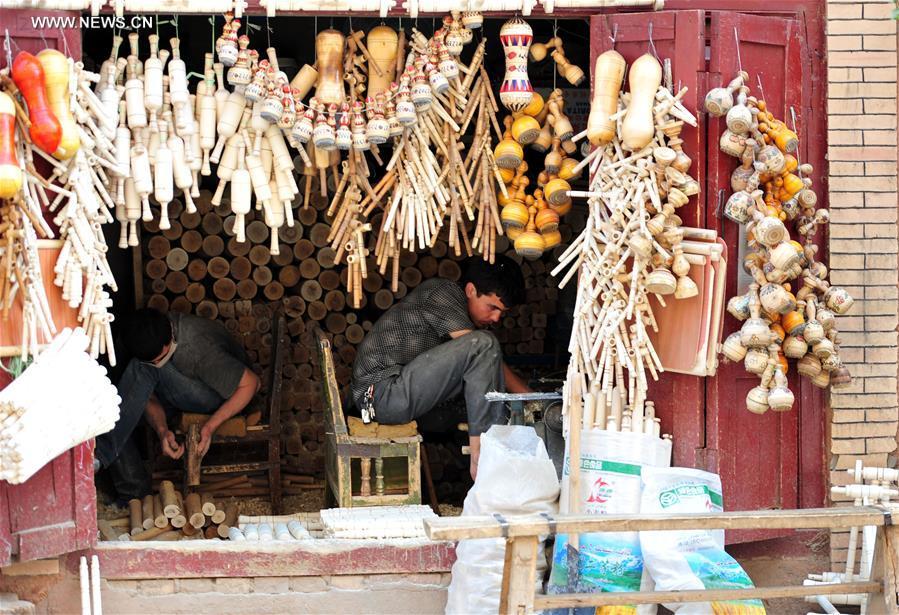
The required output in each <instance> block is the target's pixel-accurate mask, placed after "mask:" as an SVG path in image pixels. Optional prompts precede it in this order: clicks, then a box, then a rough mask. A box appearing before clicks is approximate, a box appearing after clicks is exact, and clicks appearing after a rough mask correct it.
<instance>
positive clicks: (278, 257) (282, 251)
mask: <svg viewBox="0 0 899 615" xmlns="http://www.w3.org/2000/svg"><path fill="white" fill-rule="evenodd" d="M272 262H273V263H275V264H276V265H278V267H284V266H285V265H289V264H290V263H292V262H293V250H291V249H290V246H288V245H287V244H286V243H282V244H281V245H280V246H279V248H278V253H277V254H272Z"/></svg>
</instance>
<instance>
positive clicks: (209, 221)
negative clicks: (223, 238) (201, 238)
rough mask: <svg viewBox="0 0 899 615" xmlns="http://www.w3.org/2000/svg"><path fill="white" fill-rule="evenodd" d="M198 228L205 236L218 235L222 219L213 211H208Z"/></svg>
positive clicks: (220, 230)
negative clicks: (201, 229)
mask: <svg viewBox="0 0 899 615" xmlns="http://www.w3.org/2000/svg"><path fill="white" fill-rule="evenodd" d="M200 226H201V227H202V228H203V234H205V235H207V236H209V235H218V234H219V233H221V232H222V217H221V216H220V215H218V214H217V213H215V212H214V211H210V212H209V213H208V214H206V215H205V216H203V221H202V222H201V223H200Z"/></svg>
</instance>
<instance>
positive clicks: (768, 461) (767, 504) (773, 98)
mask: <svg viewBox="0 0 899 615" xmlns="http://www.w3.org/2000/svg"><path fill="white" fill-rule="evenodd" d="M710 28H711V32H710V37H709V39H710V56H709V57H710V63H709V85H710V87H712V86H717V85H720V84H723V83H726V82H727V81H729V80H730V79H732V78H733V76H734V75H736V73H737V71H738V70H739V69H740V67H741V66H742V68H743V70H746V71H747V72H748V73H749V75H750V87H751V90H752V93H753V94H754V95H756V96H758V97H764V98H765V100H766V102H767V104H768V107H769V109H770V110H771V111H772V112H773V113H774V114H775V115H776V116H777V117H779V118H784V119H785V120H786V121H787V122H788V123H790V122H791V120H792V114H791V108H792V110H793V112H794V113H795V115H796V121H797V127H798V129H799V130H798V133H799V134H800V135H801V136H802V135H804V136H805V139H804V140H803V141H802V143H803V151H801V158H802V160H804V161H805V160H809V148H808V141H809V139H810V135H811V132H812V131H810V130H807V126H804V125H803V120H805V119H806V118H808V117H809V115H810V112H811V108H810V104H809V102H808V101H809V100H810V98H811V89H810V87H809V85H808V81H809V75H810V71H809V70H808V68H807V65H806V64H807V63H808V62H809V61H810V58H809V57H808V52H807V50H806V48H805V45H804V42H803V39H802V36H801V30H802V28H801V24H800V22H799V21H798V20H797V19H784V18H779V17H761V16H756V15H747V14H740V13H732V12H714V13H712V15H711V22H710ZM759 82H761V85H759ZM808 123H809V122H806V124H808ZM723 130H724V122H723V121H722V120H720V119H712V120H711V121H709V126H708V134H709V141H708V142H709V149H708V181H707V194H708V195H709V199H710V201H709V205H712V204H715V205H717V199H716V198H715V196H716V195H717V194H719V192H720V191H723V194H730V174H731V172H732V171H733V169H734V168H735V167H736V165H737V161H736V159H735V158H732V157H730V156H727V155H726V154H724V153H723V152H721V151H720V150H719V149H718V147H717V137H718V136H720V134H721V132H722V131H723ZM713 137H714V140H713ZM818 183H819V184H820V181H819V182H818ZM819 198H822V197H819ZM709 211H710V212H711V207H710V208H709ZM707 223H708V226H709V227H710V228H715V229H718V231H719V234H720V235H721V236H722V237H724V239H725V241H726V242H727V244H728V246H729V255H728V262H729V263H730V267H729V271H728V279H727V294H728V296H733V295H735V294H740V293H743V292H745V290H746V282H745V281H744V280H742V279H740V277H738V265H739V263H740V262H741V261H740V258H739V256H740V254H741V246H740V244H741V240H740V237H739V232H738V227H737V225H736V224H734V223H733V222H730V221H728V220H725V219H724V218H723V217H718V216H716V215H709V216H708V217H707ZM739 326H740V323H739V322H737V321H736V320H735V319H734V318H732V317H731V316H730V315H726V317H725V322H724V335H725V336H726V335H728V334H729V333H731V332H732V331H736V330H737V329H738V328H739ZM789 381H790V388H791V389H792V390H793V391H794V392H795V393H796V404H795V405H794V407H793V410H792V411H790V412H783V413H774V412H768V413H766V414H764V415H762V416H757V415H754V414H751V413H749V412H748V411H747V410H746V408H745V401H744V400H745V398H746V394H747V393H748V392H749V390H750V389H751V388H752V387H754V386H756V385H757V384H758V378H757V377H756V376H754V375H752V374H749V373H747V372H746V371H745V369H744V368H743V365H742V364H730V365H725V364H722V365H721V367H720V369H719V371H718V375H717V377H715V378H711V379H708V380H707V382H706V407H707V433H708V440H707V446H708V461H709V465H710V467H713V468H716V469H717V471H718V472H719V473H720V474H721V476H722V479H723V482H724V498H725V502H727V505H728V507H729V508H731V509H734V510H738V509H777V508H798V507H801V506H803V505H805V506H808V505H814V504H815V503H812V502H807V501H805V502H804V501H803V499H802V498H801V497H800V494H801V492H802V490H801V487H802V482H803V481H805V480H811V481H820V480H822V478H821V477H822V475H823V471H824V465H823V450H822V447H823V426H824V413H823V408H824V404H823V400H822V395H821V394H820V393H819V392H817V391H813V388H814V387H812V386H811V384H810V383H809V382H808V381H807V380H806V379H804V378H803V379H801V381H800V378H799V377H798V374H797V373H796V371H795V369H792V370H791V371H790V374H789ZM816 451H817V454H816ZM767 535H770V534H767ZM764 536H766V534H763V533H758V532H755V533H740V534H739V539H741V540H747V539H750V538H752V539H758V538H762V537H764Z"/></svg>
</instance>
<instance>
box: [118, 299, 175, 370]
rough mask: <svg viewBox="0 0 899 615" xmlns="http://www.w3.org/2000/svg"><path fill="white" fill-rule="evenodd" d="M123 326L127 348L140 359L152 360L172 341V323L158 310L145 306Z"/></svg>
mask: <svg viewBox="0 0 899 615" xmlns="http://www.w3.org/2000/svg"><path fill="white" fill-rule="evenodd" d="M123 325H124V326H123V327H122V341H123V342H124V344H125V349H126V350H127V351H128V352H129V353H130V354H131V355H132V356H134V357H135V358H137V359H138V360H140V361H152V360H153V359H155V358H156V357H158V356H159V354H160V353H161V352H162V349H163V348H164V347H165V345H166V344H168V343H169V342H171V341H172V325H171V323H170V322H169V319H168V317H166V315H165V314H163V313H162V312H160V311H158V310H154V309H152V308H143V309H140V310H137V311H136V312H134V313H133V314H131V315H130V316H129V317H128V318H127V319H125V322H124V323H123Z"/></svg>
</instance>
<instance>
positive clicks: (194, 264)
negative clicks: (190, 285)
mask: <svg viewBox="0 0 899 615" xmlns="http://www.w3.org/2000/svg"><path fill="white" fill-rule="evenodd" d="M187 277H188V278H190V279H191V280H193V281H194V282H199V281H200V280H202V279H203V278H205V277H206V261H204V260H202V259H199V258H195V259H193V260H191V261H190V262H189V263H187Z"/></svg>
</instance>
